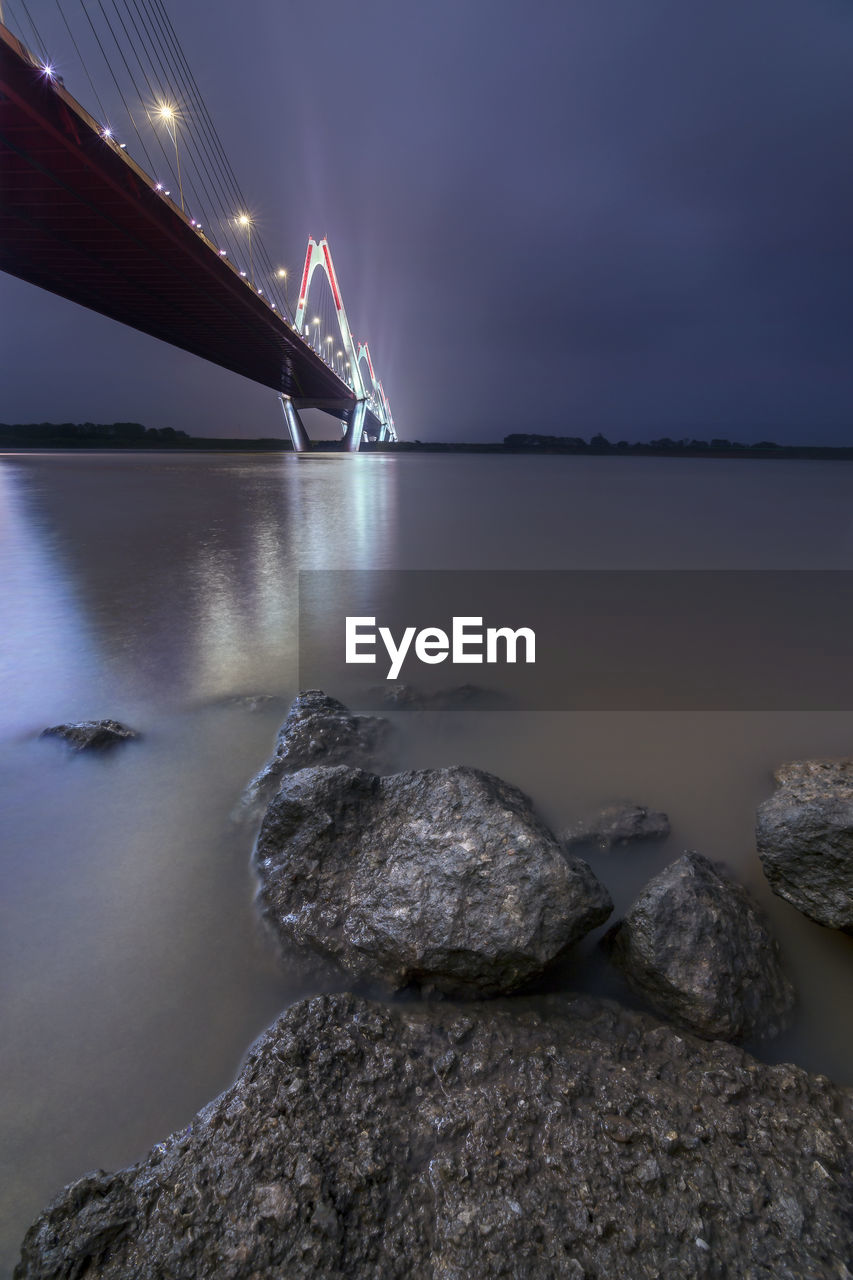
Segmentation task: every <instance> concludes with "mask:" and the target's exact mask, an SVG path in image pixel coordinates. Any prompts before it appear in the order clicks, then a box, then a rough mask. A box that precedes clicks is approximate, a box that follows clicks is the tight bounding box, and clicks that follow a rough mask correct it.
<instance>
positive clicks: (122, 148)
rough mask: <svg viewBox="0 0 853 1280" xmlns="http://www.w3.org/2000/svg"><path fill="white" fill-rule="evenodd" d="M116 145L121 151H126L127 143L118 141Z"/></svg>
mask: <svg viewBox="0 0 853 1280" xmlns="http://www.w3.org/2000/svg"><path fill="white" fill-rule="evenodd" d="M118 145H119V147H120V149H121V150H122V151H127V143H126V142H120V143H119V144H118Z"/></svg>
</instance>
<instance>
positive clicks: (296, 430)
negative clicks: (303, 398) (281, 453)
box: [279, 395, 311, 453]
mask: <svg viewBox="0 0 853 1280" xmlns="http://www.w3.org/2000/svg"><path fill="white" fill-rule="evenodd" d="M279 400H280V401H281V409H282V413H283V414H284V420H285V422H286V423H287V429H288V431H289V432H290V443H291V444H292V445H293V452H294V453H307V452H308V450H309V449H310V448H311V444H310V441H309V439H308V432H307V431H306V430H305V427H304V425H303V422H302V419H301V418H300V416H299V412H298V410H297V409H296V406H295V405H294V403H293V401H292V400H291V398H290V396H285V395H280V396H279Z"/></svg>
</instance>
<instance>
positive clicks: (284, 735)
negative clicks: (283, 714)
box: [243, 689, 392, 811]
mask: <svg viewBox="0 0 853 1280" xmlns="http://www.w3.org/2000/svg"><path fill="white" fill-rule="evenodd" d="M391 732H392V730H391V725H390V724H389V722H388V721H387V720H383V719H382V718H381V717H379V716H358V715H353V713H352V712H351V711H350V709H349V708H348V707H345V706H344V704H343V703H342V702H338V701H337V699H336V698H330V697H329V696H328V694H325V693H323V692H322V691H321V690H320V689H308V690H306V691H305V692H304V693H300V694H299V695H298V696H297V697H296V698H295V699H294V701H293V703H292V705H291V707H290V710H289V711H288V713H287V719H286V720H285V722H284V724H283V725H282V726H281V728H280V729H279V732H278V738H277V739H276V744H275V749H274V751H273V755H272V758H271V759H270V760H269V761H268V762H267V764H265V765H264V767H263V769H261V771H260V773H258V774H256V776H255V777H254V778H253V779H252V781H251V782H250V783H249V786H248V787H247V788H246V791H245V793H244V796H243V803H244V806H245V807H247V808H249V809H252V810H258V811H259V810H260V809H261V808H262V807H263V806H264V805H265V804H266V803H267V802H268V801H269V799H270V798H271V797H272V796H273V795H274V794H275V791H276V788H277V787H278V784H279V782H280V781H281V779H282V778H283V777H284V776H285V775H286V774H288V773H294V772H295V771H296V770H297V769H305V768H308V767H309V766H311V765H328V766H332V765H340V764H349V765H355V766H357V767H358V768H361V769H370V770H372V771H373V772H376V773H381V772H383V771H384V770H385V769H387V768H388V755H389V746H390V739H391Z"/></svg>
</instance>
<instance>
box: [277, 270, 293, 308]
mask: <svg viewBox="0 0 853 1280" xmlns="http://www.w3.org/2000/svg"><path fill="white" fill-rule="evenodd" d="M276 275H277V276H278V278H279V280H283V281H284V301H285V305H286V307H287V309H288V311H289V310H290V301H289V299H288V297H287V267H279V269H278V271H276Z"/></svg>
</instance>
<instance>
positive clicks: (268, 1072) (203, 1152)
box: [15, 995, 853, 1280]
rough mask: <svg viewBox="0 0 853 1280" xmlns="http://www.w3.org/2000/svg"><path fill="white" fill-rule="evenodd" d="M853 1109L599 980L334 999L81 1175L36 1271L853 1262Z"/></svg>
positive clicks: (624, 1275) (284, 1271) (45, 1227)
mask: <svg viewBox="0 0 853 1280" xmlns="http://www.w3.org/2000/svg"><path fill="white" fill-rule="evenodd" d="M510 1003H511V1004H512V1007H511V1008H510V1007H509V1005H510ZM851 1105H853V1098H852V1097H851V1094H850V1092H849V1091H842V1090H838V1089H836V1088H835V1087H834V1086H832V1085H831V1084H830V1083H829V1082H828V1081H827V1080H826V1079H825V1078H824V1077H821V1076H809V1075H808V1074H807V1073H806V1072H804V1071H802V1070H800V1069H798V1068H796V1067H791V1066H765V1065H762V1064H760V1063H758V1062H756V1061H754V1060H753V1059H751V1058H750V1057H749V1056H748V1055H747V1054H745V1053H743V1052H742V1051H741V1050H739V1049H737V1048H735V1047H733V1046H731V1045H727V1044H723V1043H708V1042H706V1041H702V1040H699V1039H697V1038H695V1037H693V1036H691V1035H689V1034H688V1035H679V1034H676V1033H675V1032H674V1031H673V1030H672V1029H671V1028H669V1027H665V1026H662V1025H660V1024H658V1023H657V1022H656V1021H655V1020H654V1019H652V1018H651V1017H649V1016H646V1015H642V1014H636V1013H630V1012H627V1011H626V1010H623V1009H620V1008H618V1007H617V1006H615V1005H611V1004H608V1003H604V1002H597V1001H592V1000H590V999H587V998H582V999H577V1000H574V1001H573V1000H570V999H566V998H561V997H546V998H542V999H539V1000H536V1001H528V1000H524V1001H518V1000H516V1001H514V1002H505V1003H504V1002H502V1003H501V1004H495V1003H491V1004H488V1005H486V1006H483V1005H467V1006H461V1007H460V1006H454V1005H451V1004H439V1005H423V1004H417V1005H398V1006H392V1007H386V1006H382V1005H378V1004H373V1003H370V1002H367V1001H364V1000H361V999H358V998H356V997H354V996H351V995H334V996H321V997H317V998H316V999H314V1000H311V1001H306V1002H303V1003H301V1004H298V1005H296V1006H294V1007H293V1008H291V1009H290V1010H289V1011H288V1012H287V1013H286V1014H284V1016H283V1017H281V1018H280V1019H279V1020H278V1021H277V1022H276V1023H275V1024H274V1025H273V1026H272V1027H271V1028H270V1029H269V1031H267V1032H266V1033H265V1034H264V1035H263V1036H262V1037H261V1039H260V1040H259V1041H258V1042H257V1044H256V1045H255V1046H254V1048H253V1049H252V1050H251V1051H250V1053H249V1055H248V1057H247V1059H246V1063H245V1066H244V1068H243V1070H242V1072H241V1074H240V1076H239V1077H238V1079H237V1081H236V1083H235V1084H234V1085H233V1086H232V1087H231V1088H230V1089H229V1090H227V1091H226V1092H225V1093H223V1094H222V1095H221V1096H220V1097H219V1098H217V1099H216V1100H215V1101H214V1102H212V1103H211V1104H210V1105H209V1106H207V1107H205V1108H204V1110H203V1111H201V1112H200V1113H199V1115H198V1116H197V1117H196V1118H195V1120H194V1121H193V1122H192V1124H190V1125H189V1126H188V1127H187V1129H185V1130H184V1131H183V1132H180V1133H177V1134H174V1135H173V1136H172V1137H170V1138H168V1139H167V1140H166V1141H165V1142H163V1143H161V1144H158V1145H157V1146H156V1147H154V1149H153V1150H152V1151H151V1152H150V1153H149V1155H148V1156H147V1157H146V1158H145V1159H144V1160H142V1161H141V1162H140V1163H139V1164H138V1165H136V1166H134V1167H133V1168H130V1169H126V1170H123V1171H121V1172H119V1173H113V1174H110V1173H104V1172H98V1173H94V1174H91V1175H89V1176H88V1177H85V1178H82V1179H80V1181H78V1182H76V1183H73V1184H72V1185H71V1186H69V1187H68V1188H66V1190H65V1191H64V1192H62V1193H61V1194H60V1195H59V1197H58V1198H57V1199H56V1200H55V1201H54V1202H53V1203H52V1204H51V1205H50V1206H49V1207H48V1208H47V1209H46V1210H45V1211H44V1213H43V1214H42V1215H41V1217H39V1218H38V1219H37V1221H36V1222H35V1223H34V1225H33V1226H32V1227H31V1228H30V1230H29V1232H28V1233H27V1236H26V1238H25V1240H24V1243H23V1248H22V1255H21V1261H20V1264H19V1266H18V1268H17V1270H16V1272H15V1276H16V1278H17V1280H48V1277H50V1278H51V1280H54V1278H55V1277H82V1276H86V1277H88V1278H89V1280H119V1278H120V1280H155V1277H156V1278H157V1280H160V1278H161V1277H164V1276H169V1277H174V1278H175V1280H190V1278H192V1280H250V1278H251V1280H273V1278H274V1280H280V1278H281V1277H283V1276H287V1277H288V1280H309V1278H310V1280H317V1277H323V1280H367V1278H368V1277H370V1278H371V1280H377V1278H384V1277H389V1278H399V1280H403V1278H404V1277H405V1278H406V1280H408V1278H409V1277H413V1276H416V1277H442V1278H445V1277H446V1278H448V1280H449V1278H450V1277H453V1278H456V1277H467V1276H476V1277H478V1278H479V1277H483V1278H484V1280H492V1278H498V1277H507V1278H510V1277H512V1278H513V1280H518V1278H520V1277H524V1278H525V1280H528V1278H530V1280H552V1278H553V1277H571V1278H572V1280H580V1278H581V1277H588V1278H592V1277H596V1278H601V1280H604V1278H605V1277H607V1278H611V1277H618V1278H619V1280H648V1278H649V1277H659V1276H665V1277H667V1278H668V1280H669V1278H670V1277H685V1278H686V1277H709V1278H711V1277H713V1278H720V1280H723V1278H731V1277H735V1276H738V1277H740V1276H745V1277H746V1276H748V1277H750V1280H802V1278H803V1277H809V1280H823V1278H824V1277H825V1278H826V1280H830V1277H831V1278H832V1280H842V1278H843V1277H846V1276H848V1275H849V1272H848V1271H847V1270H846V1269H845V1262H849V1259H850V1257H851V1252H853V1221H851V1206H850V1195H849V1188H850V1185H851V1176H853V1127H852V1126H851Z"/></svg>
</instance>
